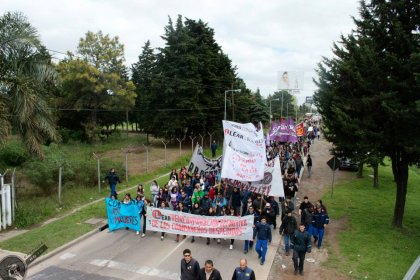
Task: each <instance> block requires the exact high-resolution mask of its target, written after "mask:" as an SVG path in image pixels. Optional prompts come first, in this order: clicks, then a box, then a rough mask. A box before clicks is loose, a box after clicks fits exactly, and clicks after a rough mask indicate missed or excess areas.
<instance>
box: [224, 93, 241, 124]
mask: <svg viewBox="0 0 420 280" xmlns="http://www.w3.org/2000/svg"><path fill="white" fill-rule="evenodd" d="M228 92H232V94H233V92H241V89H228V90H225V116H224V118H223V119H224V120H226V94H227V93H228Z"/></svg>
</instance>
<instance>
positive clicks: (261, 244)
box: [255, 239, 268, 262]
mask: <svg viewBox="0 0 420 280" xmlns="http://www.w3.org/2000/svg"><path fill="white" fill-rule="evenodd" d="M267 244H268V240H260V239H257V244H256V245H255V250H256V251H257V254H258V257H261V262H265V254H267Z"/></svg>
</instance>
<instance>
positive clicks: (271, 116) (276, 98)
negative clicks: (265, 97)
mask: <svg viewBox="0 0 420 280" xmlns="http://www.w3.org/2000/svg"><path fill="white" fill-rule="evenodd" d="M273 100H278V101H280V99H278V98H272V99H270V127H271V119H272V116H273V115H272V112H271V101H273Z"/></svg>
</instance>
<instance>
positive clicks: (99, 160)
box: [98, 158, 101, 193]
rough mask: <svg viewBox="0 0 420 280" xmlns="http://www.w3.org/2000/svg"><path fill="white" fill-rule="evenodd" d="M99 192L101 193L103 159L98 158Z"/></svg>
mask: <svg viewBox="0 0 420 280" xmlns="http://www.w3.org/2000/svg"><path fill="white" fill-rule="evenodd" d="M98 191H99V193H101V159H100V158H98Z"/></svg>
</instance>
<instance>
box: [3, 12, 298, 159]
mask: <svg viewBox="0 0 420 280" xmlns="http://www.w3.org/2000/svg"><path fill="white" fill-rule="evenodd" d="M161 37H162V39H163V40H164V42H165V45H164V47H162V48H153V47H152V46H151V44H150V42H149V41H147V42H145V44H144V46H143V47H142V48H141V53H140V54H139V56H138V61H137V62H136V63H134V64H133V65H131V67H130V68H129V67H127V66H126V61H125V57H124V45H123V44H122V43H121V42H120V41H119V38H118V37H117V36H116V37H112V36H110V35H108V34H103V33H102V32H101V31H98V32H96V33H94V32H92V31H88V32H87V33H86V34H85V37H83V38H81V39H80V40H79V44H78V47H77V50H76V51H75V52H74V53H72V52H70V51H69V52H67V55H66V57H65V58H64V59H62V60H61V61H59V62H54V60H53V57H52V55H51V54H50V52H49V50H48V49H47V48H46V47H45V46H44V45H43V44H42V43H41V41H40V40H39V36H38V33H37V31H36V29H35V28H34V27H32V26H31V24H30V23H29V22H28V20H27V18H26V17H25V16H24V15H23V14H21V13H19V12H13V13H12V12H7V13H5V14H4V15H3V16H2V17H1V18H0V43H1V45H0V46H1V52H0V60H1V65H0V74H1V76H0V93H1V94H0V105H2V106H0V124H1V125H0V127H1V128H0V136H1V139H2V140H4V139H6V136H7V135H8V134H10V132H14V133H17V134H19V135H21V136H22V139H23V140H24V143H25V145H26V147H27V148H28V150H29V151H30V152H31V153H32V154H35V155H38V156H41V157H42V156H43V152H42V144H45V143H50V142H57V141H60V140H65V139H67V138H69V137H70V138H71V137H73V138H76V139H80V140H83V141H87V142H94V141H95V140H97V139H98V137H99V136H100V133H101V130H110V129H111V127H116V126H117V125H121V124H122V123H126V124H128V122H130V123H132V124H135V127H136V130H138V131H141V132H145V133H147V134H150V135H153V136H155V137H162V138H166V139H168V140H174V139H176V138H184V137H188V136H197V135H198V134H207V132H212V131H215V130H217V129H220V128H221V120H222V119H223V117H224V112H223V111H224V106H225V104H224V103H225V91H226V90H232V89H240V93H232V91H229V93H228V94H227V96H226V99H227V100H226V103H227V110H228V112H227V116H228V117H227V118H228V119H230V120H235V121H238V122H250V121H262V122H264V123H268V118H269V115H268V113H269V112H268V100H267V99H264V98H263V97H262V96H261V94H260V92H259V90H258V91H257V92H252V91H251V90H250V89H248V88H247V87H246V84H245V82H244V81H243V80H242V79H241V78H240V77H238V74H237V72H236V70H237V69H236V67H235V66H234V65H233V64H232V61H231V59H230V58H229V57H228V55H227V54H225V53H224V52H223V50H222V48H221V46H220V45H219V44H218V43H217V42H216V40H215V38H214V30H213V29H212V28H210V27H209V26H208V24H207V23H205V22H203V21H202V20H192V19H184V18H183V17H182V16H178V18H177V20H176V22H175V23H174V22H172V19H171V18H170V17H169V20H168V24H167V25H166V26H165V27H164V33H163V35H162V36H161ZM276 94H279V93H276ZM268 98H271V96H269V97H268ZM273 103H274V102H273ZM278 106H279V105H278V104H274V105H273V108H274V107H275V108H276V109H277V108H278ZM294 106H295V104H294V100H293V97H292V95H290V94H289V93H287V92H285V93H284V104H283V107H284V108H285V109H284V111H286V107H287V108H289V107H290V109H291V111H292V110H294V109H295V107H294ZM278 111H280V110H278Z"/></svg>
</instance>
